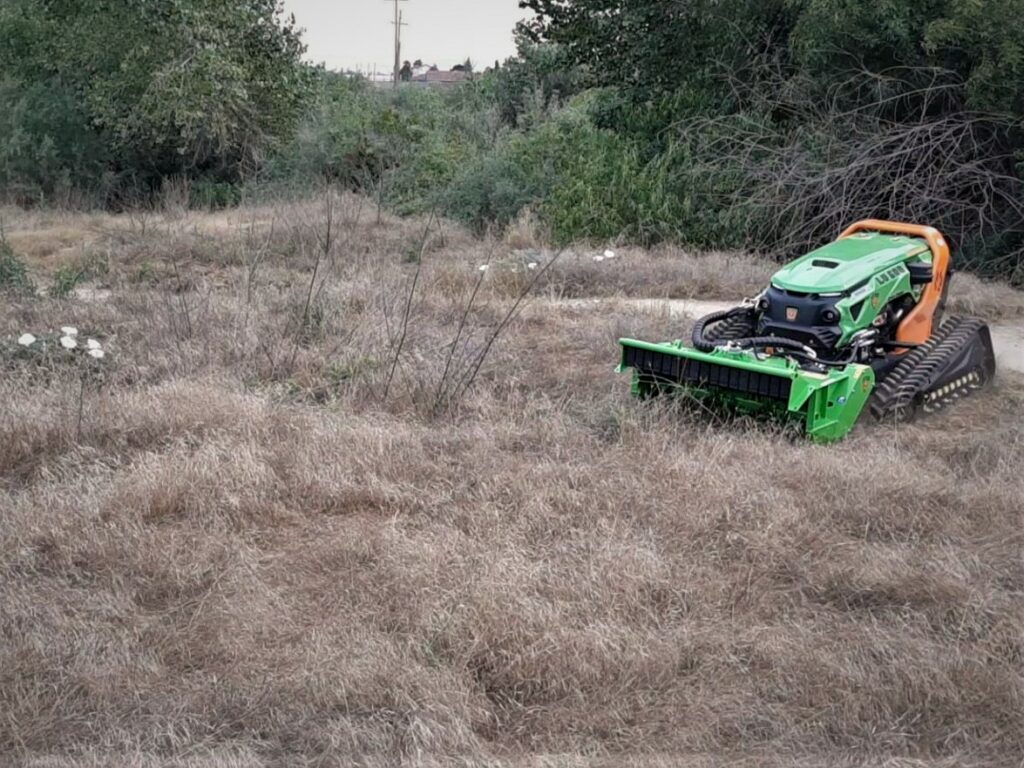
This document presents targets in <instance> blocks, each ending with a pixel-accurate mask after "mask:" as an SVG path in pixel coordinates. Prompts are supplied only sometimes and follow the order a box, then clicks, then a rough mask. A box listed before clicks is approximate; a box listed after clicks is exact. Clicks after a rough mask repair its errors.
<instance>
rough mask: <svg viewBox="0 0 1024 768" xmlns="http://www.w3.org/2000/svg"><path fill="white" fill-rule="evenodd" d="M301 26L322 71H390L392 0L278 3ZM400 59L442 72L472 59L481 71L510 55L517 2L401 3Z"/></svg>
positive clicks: (519, 16) (522, 14)
mask: <svg viewBox="0 0 1024 768" xmlns="http://www.w3.org/2000/svg"><path fill="white" fill-rule="evenodd" d="M284 6H285V10H286V11H287V12H288V13H293V14H295V19H296V20H297V21H298V23H299V26H301V27H305V29H306V32H305V34H304V35H303V38H304V39H305V41H306V45H308V46H309V51H308V52H307V53H306V56H307V58H308V59H309V60H310V61H312V62H314V63H320V62H323V63H326V64H327V68H328V69H346V68H352V69H355V68H360V69H363V70H366V69H370V70H372V69H373V66H374V64H376V65H377V69H378V70H384V71H390V70H391V66H392V62H393V61H394V27H393V25H392V24H391V21H392V20H393V18H394V3H393V1H392V0H284ZM399 7H400V8H401V10H402V14H403V21H404V22H405V23H406V24H408V25H409V26H407V27H403V28H402V58H403V59H407V60H409V61H415V60H416V59H423V61H424V62H426V63H428V64H434V63H436V64H437V65H438V66H440V67H441V68H442V69H447V68H448V67H450V66H452V65H453V64H458V63H460V62H462V61H465V60H466V57H467V56H468V57H470V58H471V59H473V63H474V64H476V65H478V66H479V67H480V68H481V69H483V68H484V67H485V66H489V65H492V64H494V61H495V59H498V60H501V61H504V60H505V59H506V58H508V57H509V56H511V55H512V54H513V53H514V52H515V45H514V43H513V41H512V30H513V28H514V27H515V24H516V22H517V21H519V20H520V19H522V18H524V17H525V16H526V15H527V12H526V11H524V10H521V9H520V8H519V3H518V0H403V2H400V3H399Z"/></svg>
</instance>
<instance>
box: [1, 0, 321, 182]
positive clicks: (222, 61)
mask: <svg viewBox="0 0 1024 768" xmlns="http://www.w3.org/2000/svg"><path fill="white" fill-rule="evenodd" d="M0 39H4V40H5V41H9V44H5V45H4V46H2V47H0V70H2V71H3V72H5V73H8V75H9V77H10V78H11V81H12V82H13V83H17V84H20V87H22V88H23V89H25V91H26V92H28V91H31V90H32V89H33V88H35V87H37V84H40V83H59V84H61V87H62V88H63V89H65V90H66V92H68V93H69V94H71V95H72V96H73V98H74V99H75V101H76V103H77V105H79V109H80V111H81V113H82V115H83V116H84V121H85V124H86V127H87V129H88V130H89V131H91V132H92V133H93V134H94V135H96V136H98V137H100V139H101V140H102V142H103V144H104V145H105V146H106V148H107V151H108V154H109V163H110V165H111V170H112V171H114V172H115V173H118V174H121V175H126V174H127V175H134V176H136V177H137V178H139V179H140V180H142V181H143V182H146V180H157V179H159V178H160V177H162V176H166V175H170V174H179V173H185V174H192V175H195V174H201V173H217V174H221V175H225V176H228V177H235V178H237V176H238V174H239V173H241V172H242V171H243V170H244V169H246V168H251V167H254V166H256V165H258V164H259V162H260V161H261V160H262V158H263V157H264V156H265V154H266V153H267V152H268V150H270V149H271V148H272V147H273V146H274V145H275V144H276V143H277V142H279V141H280V140H281V139H282V138H285V137H287V135H288V134H289V132H290V131H291V130H292V129H293V128H294V126H295V124H296V122H297V120H298V119H299V117H300V115H301V113H302V110H303V108H304V105H305V102H306V97H307V95H308V92H309V87H310V83H311V81H310V75H311V71H310V70H309V68H308V67H306V65H304V64H303V63H302V62H301V57H302V54H303V52H304V50H305V49H304V46H303V44H302V42H301V39H300V36H299V31H298V29H297V27H296V25H295V20H294V18H292V17H288V16H286V15H285V14H284V12H283V7H282V4H281V2H280V0H233V1H229V0H123V1H122V2H111V1H110V0H4V3H3V6H2V10H0Z"/></svg>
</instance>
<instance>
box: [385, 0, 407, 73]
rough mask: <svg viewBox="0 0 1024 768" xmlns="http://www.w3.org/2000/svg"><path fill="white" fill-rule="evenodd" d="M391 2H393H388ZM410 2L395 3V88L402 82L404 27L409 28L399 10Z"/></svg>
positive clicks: (405, 0)
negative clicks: (399, 7) (400, 4)
mask: <svg viewBox="0 0 1024 768" xmlns="http://www.w3.org/2000/svg"><path fill="white" fill-rule="evenodd" d="M387 1H388V2H391V0H387ZM408 1H409V0H394V3H395V20H394V21H393V22H391V23H392V24H394V25H395V82H394V87H395V88H397V87H398V83H399V80H401V72H402V27H406V26H408V24H404V23H403V22H402V12H401V11H400V10H399V9H398V4H399V3H406V2H408Z"/></svg>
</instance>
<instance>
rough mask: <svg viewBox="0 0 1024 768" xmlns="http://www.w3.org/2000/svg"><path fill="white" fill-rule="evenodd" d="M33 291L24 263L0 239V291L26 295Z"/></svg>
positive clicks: (8, 245)
mask: <svg viewBox="0 0 1024 768" xmlns="http://www.w3.org/2000/svg"><path fill="white" fill-rule="evenodd" d="M35 290H36V289H35V285H33V283H32V279H31V278H30V277H29V274H28V268H27V267H26V266H25V262H23V261H22V260H21V259H19V258H18V255H17V254H16V253H15V252H14V249H13V248H11V246H10V244H9V243H8V242H7V241H6V240H3V239H0V291H3V292H6V293H11V294H20V295H28V294H33V293H35Z"/></svg>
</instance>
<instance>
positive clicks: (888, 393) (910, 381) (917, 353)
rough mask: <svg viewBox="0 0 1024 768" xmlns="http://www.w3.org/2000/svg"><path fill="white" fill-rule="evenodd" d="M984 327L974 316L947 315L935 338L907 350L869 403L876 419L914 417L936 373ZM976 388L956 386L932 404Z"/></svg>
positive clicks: (979, 379) (931, 406)
mask: <svg viewBox="0 0 1024 768" xmlns="http://www.w3.org/2000/svg"><path fill="white" fill-rule="evenodd" d="M984 327H985V323H984V322H983V321H981V320H977V319H974V318H962V317H950V318H948V319H947V320H946V321H945V322H943V323H942V325H941V327H940V328H939V330H938V331H937V332H936V333H935V334H934V335H933V336H932V338H930V339H929V340H928V341H927V342H925V343H924V344H922V345H921V346H919V347H916V348H915V349H913V350H911V351H910V352H908V353H907V354H906V355H905V356H904V357H903V359H902V360H901V361H900V363H899V364H898V365H897V366H896V367H895V368H894V369H893V371H892V372H891V373H890V374H889V376H887V377H886V379H885V381H884V382H882V383H881V384H880V385H879V386H878V387H877V388H876V390H875V393H874V395H872V398H871V402H870V406H869V407H870V410H871V413H872V415H873V416H874V417H875V418H876V419H890V418H895V419H896V420H897V421H907V420H909V419H910V418H912V417H913V415H914V413H915V411H916V408H917V405H918V403H919V401H920V398H921V396H923V395H926V394H928V392H927V391H926V389H925V387H926V386H927V385H928V382H929V381H932V379H933V375H934V373H935V372H936V371H937V370H941V368H942V367H943V366H945V365H946V364H948V362H949V361H950V360H951V359H952V358H954V357H955V356H956V355H957V353H959V352H960V350H961V349H962V348H963V346H964V345H965V344H969V343H970V342H971V339H972V338H973V337H974V336H975V335H976V334H977V333H978V332H979V331H980V330H981V329H982V328H984ZM977 381H978V382H980V383H983V382H984V377H982V376H979V378H978V380H977ZM976 388H977V386H975V383H973V382H972V384H971V385H970V387H969V388H968V390H967V392H965V391H964V390H963V389H962V388H958V389H955V390H953V391H951V392H950V393H949V394H948V396H945V397H944V398H943V399H941V400H938V401H935V402H934V403H932V404H930V405H929V407H930V408H933V409H934V408H935V407H937V408H941V407H942V406H943V405H945V404H947V403H949V402H952V401H954V400H957V399H959V398H960V397H961V396H962V395H963V394H968V393H969V391H970V390H973V389H976Z"/></svg>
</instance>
